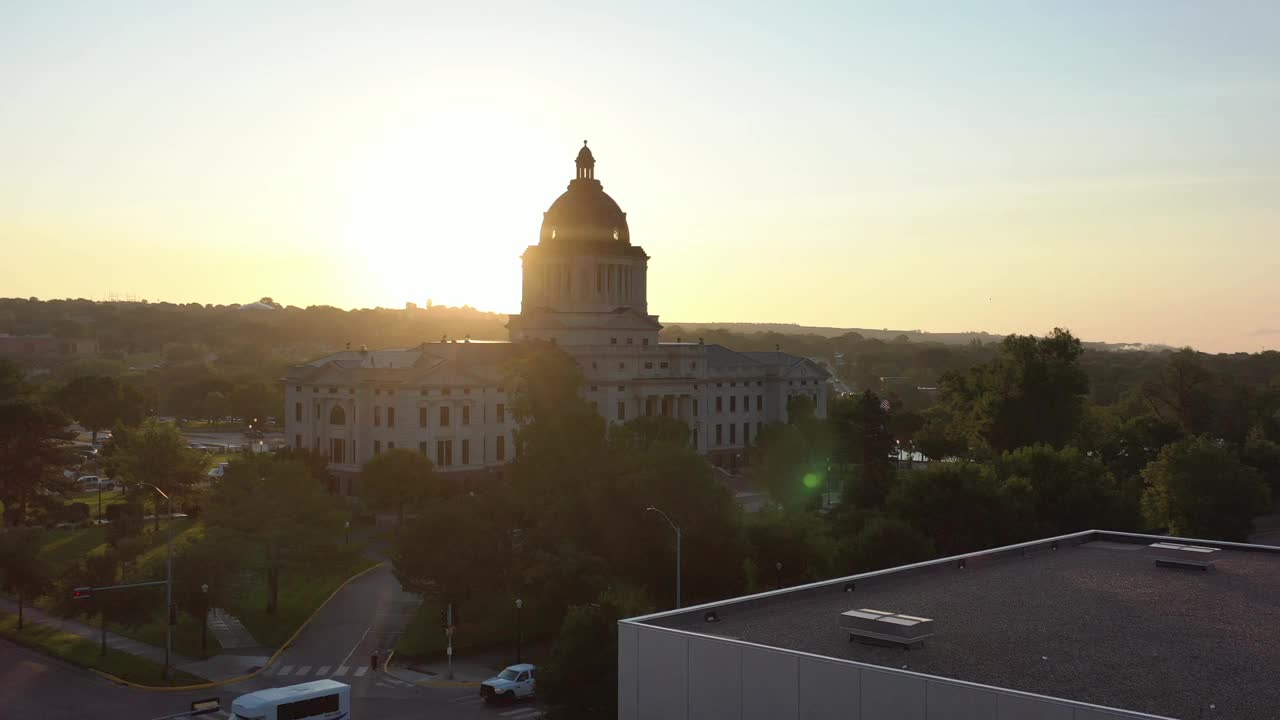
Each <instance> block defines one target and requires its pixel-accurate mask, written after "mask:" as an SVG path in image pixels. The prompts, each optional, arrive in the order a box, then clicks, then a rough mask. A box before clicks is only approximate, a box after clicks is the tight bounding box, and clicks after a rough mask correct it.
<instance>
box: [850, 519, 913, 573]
mask: <svg viewBox="0 0 1280 720" xmlns="http://www.w3.org/2000/svg"><path fill="white" fill-rule="evenodd" d="M932 557H934V551H933V544H932V543H930V542H929V539H928V538H926V537H925V536H923V535H921V534H920V533H918V532H916V531H915V530H913V529H912V528H911V526H910V525H908V524H906V523H904V522H903V521H901V520H898V519H897V518H891V517H884V516H878V517H872V518H871V519H869V520H868V521H867V522H866V524H865V525H864V526H863V528H862V530H860V531H859V532H858V534H857V535H854V536H853V537H851V538H848V539H846V540H844V541H842V542H841V543H840V549H839V554H838V556H837V558H838V567H839V568H840V570H841V571H843V572H847V573H849V574H856V573H861V572H868V571H871V570H880V569H883V568H890V567H898V566H900V565H909V564H911V563H916V562H921V561H923V560H928V559H930V558H932Z"/></svg>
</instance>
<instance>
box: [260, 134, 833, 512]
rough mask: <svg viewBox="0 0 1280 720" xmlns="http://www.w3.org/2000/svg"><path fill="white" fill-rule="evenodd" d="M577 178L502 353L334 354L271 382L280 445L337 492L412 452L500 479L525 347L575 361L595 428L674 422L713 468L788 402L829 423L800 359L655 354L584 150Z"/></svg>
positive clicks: (653, 319)
mask: <svg viewBox="0 0 1280 720" xmlns="http://www.w3.org/2000/svg"><path fill="white" fill-rule="evenodd" d="M576 165H577V173H576V176H575V177H574V179H573V180H571V181H570V182H569V187H568V190H566V191H565V192H564V194H562V195H561V196H560V197H559V198H557V199H556V201H555V202H553V203H552V204H551V207H550V208H549V209H548V210H547V211H546V213H544V214H543V220H542V231H541V234H540V237H539V239H538V244H537V245H531V246H529V247H528V249H526V250H525V252H524V255H523V261H524V278H523V293H522V298H521V304H520V314H519V315H512V316H510V321H509V322H508V324H507V329H508V331H509V341H508V342H471V341H458V340H452V341H441V342H429V343H423V344H422V345H419V346H417V347H412V348H405V349H392V350H369V349H363V348H362V349H359V350H347V351H344V352H339V353H336V354H333V355H329V356H327V357H323V358H320V359H318V360H315V361H312V362H309V363H305V364H302V365H297V366H294V367H293V368H291V369H290V370H289V372H288V373H287V374H286V375H285V377H284V378H283V379H282V382H283V384H284V395H285V418H286V420H285V438H286V441H287V442H288V443H289V444H290V445H292V446H294V447H298V448H312V449H315V450H318V451H320V452H322V453H324V454H326V455H327V456H328V457H329V461H330V469H331V470H332V471H333V472H334V475H335V476H336V477H338V478H340V480H341V482H342V486H343V490H344V491H345V492H347V493H350V492H351V488H352V481H353V480H354V479H355V478H357V477H358V475H359V471H360V468H361V467H362V466H363V465H364V463H365V462H367V461H368V460H369V459H370V458H372V457H373V456H375V455H377V454H378V453H380V452H383V451H385V450H390V449H393V448H403V449H408V450H413V451H416V452H421V453H422V454H424V455H426V456H427V457H428V458H430V459H431V460H432V462H434V463H435V464H436V467H437V469H438V470H439V471H441V472H447V473H462V474H476V475H488V474H492V473H497V472H500V471H501V467H502V465H503V464H505V463H506V462H508V461H509V460H511V458H512V457H513V453H514V448H515V446H514V438H513V432H514V431H515V429H516V422H515V418H514V417H513V416H512V413H511V410H510V405H509V402H510V396H509V394H508V392H507V389H506V387H505V386H504V376H505V372H506V365H507V363H508V361H509V360H510V359H512V358H513V357H514V356H515V353H516V351H517V350H518V349H519V344H520V343H523V342H528V341H551V342H554V343H556V344H557V345H558V346H559V347H560V348H561V349H563V350H564V351H565V352H567V353H568V354H569V355H570V356H572V357H573V358H574V360H575V361H576V362H577V364H578V367H579V368H581V370H582V374H583V376H584V378H585V381H586V385H585V386H584V387H583V395H584V396H585V398H586V399H587V400H588V401H591V402H593V403H594V404H595V407H596V410H597V411H598V412H599V413H600V414H601V415H603V416H604V417H605V419H606V420H607V421H608V422H610V423H621V422H626V421H627V420H630V419H633V418H636V417H640V416H642V415H665V416H669V417H673V418H676V419H679V420H681V421H683V422H685V423H687V424H688V425H689V429H690V433H691V436H692V438H693V441H694V443H695V446H696V447H697V450H698V452H700V453H702V454H704V455H706V456H707V457H708V459H709V460H710V461H711V462H712V463H714V464H716V465H719V466H723V467H728V468H732V467H736V466H737V465H739V464H740V463H741V462H742V460H743V458H744V455H745V452H744V451H745V449H746V448H747V447H748V446H749V445H750V444H751V442H752V439H753V438H754V437H756V436H757V435H758V434H759V433H760V430H761V429H762V428H763V427H764V426H765V425H767V424H769V423H775V422H785V421H786V420H787V405H788V402H789V400H790V398H792V397H794V396H796V395H808V396H810V397H811V398H812V400H813V401H814V404H815V408H816V412H817V414H818V415H819V416H825V415H826V408H827V393H828V384H827V380H828V379H829V377H830V375H829V373H828V372H827V371H826V370H824V369H823V368H822V367H820V366H818V365H817V364H816V363H814V362H813V361H811V360H809V359H807V358H803V357H798V356H795V355H789V354H787V353H784V352H736V351H734V350H730V349H729V348H726V347H724V346H721V345H714V344H703V343H702V342H701V341H698V340H696V339H693V340H692V341H681V342H659V341H658V331H659V330H661V329H662V325H660V324H659V323H658V316H657V315H650V314H649V305H648V301H649V294H648V283H647V277H648V265H649V256H648V255H647V254H646V253H645V251H644V249H643V248H641V247H640V246H638V245H633V244H631V233H630V230H629V229H628V227H627V216H626V213H624V212H623V211H622V209H621V208H619V207H618V204H617V203H616V202H614V200H613V198H611V197H609V195H608V194H606V193H605V192H604V188H603V187H602V186H601V184H600V181H599V180H597V179H596V178H595V158H594V157H593V155H592V153H591V150H590V149H589V148H588V147H587V146H586V143H585V142H584V143H583V147H582V149H581V150H580V151H579V152H578V156H577V160H576Z"/></svg>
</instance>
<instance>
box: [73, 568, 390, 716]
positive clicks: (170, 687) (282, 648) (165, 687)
mask: <svg viewBox="0 0 1280 720" xmlns="http://www.w3.org/2000/svg"><path fill="white" fill-rule="evenodd" d="M386 564H387V561H385V560H383V561H382V562H380V563H378V564H377V565H370V566H369V567H367V568H365V569H363V570H361V571H360V572H358V573H356V574H355V575H352V576H351V577H349V578H347V579H346V580H343V581H342V584H341V585H339V586H338V587H336V588H334V589H333V592H331V593H329V597H327V598H325V599H324V602H322V603H320V604H319V605H317V606H316V609H315V610H314V611H313V612H312V613H311V615H310V617H308V618H307V619H306V620H304V621H303V622H302V624H301V625H299V626H298V629H297V630H294V631H293V634H292V635H290V636H289V639H288V640H285V641H284V643H283V644H281V645H280V647H279V648H277V649H276V651H275V653H273V654H272V655H271V657H270V658H268V659H267V661H266V662H265V663H263V665H262V667H260V668H258V669H257V670H254V671H253V672H251V673H246V674H244V675H240V676H239V677H233V678H229V679H227V680H217V681H214V682H208V683H201V684H199V685H139V684H137V683H132V682H129V681H128V680H125V679H124V678H121V677H116V676H115V675H112V674H111V673H108V672H103V671H101V670H97V669H95V668H88V670H90V671H92V672H95V673H97V674H99V675H101V676H102V677H104V678H106V679H108V680H110V681H111V682H113V683H117V684H119V685H127V686H128V687H131V688H134V689H135V690H156V691H161V692H165V691H175V690H205V689H208V688H214V687H218V686H220V685H230V684H232V683H238V682H241V681H244V680H248V679H250V678H252V677H255V676H257V675H258V674H259V673H261V672H262V671H263V670H266V669H267V668H269V667H271V664H272V663H274V662H275V661H276V659H277V658H279V657H280V653H282V652H284V651H285V650H286V649H288V647H289V646H290V645H292V644H293V641H294V639H295V638H297V637H298V633H300V632H302V631H303V630H304V629H305V628H306V627H307V626H308V625H310V624H311V621H312V620H314V619H315V617H316V615H319V614H320V611H321V610H323V609H324V606H325V605H328V604H329V601H330V600H332V599H333V596H334V595H337V594H338V591H339V590H341V589H342V588H344V587H346V586H347V585H349V584H350V583H351V581H353V580H355V579H356V578H358V577H361V576H362V575H365V574H367V573H370V572H372V571H374V570H377V569H378V568H380V567H382V566H383V565H386Z"/></svg>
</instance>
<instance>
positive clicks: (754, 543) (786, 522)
mask: <svg viewBox="0 0 1280 720" xmlns="http://www.w3.org/2000/svg"><path fill="white" fill-rule="evenodd" d="M743 531H744V533H745V536H746V541H747V550H748V553H749V555H748V560H749V561H750V562H751V567H752V568H753V570H754V573H755V576H756V578H755V579H756V587H757V588H758V589H765V588H772V587H777V586H784V585H796V584H799V583H802V582H812V581H816V580H823V579H826V578H828V577H830V576H831V572H832V568H833V566H834V561H835V552H836V545H835V542H834V541H833V540H832V539H831V538H830V537H829V536H828V535H827V531H826V525H825V523H823V521H822V519H821V518H820V517H818V516H817V515H815V514H814V513H808V512H795V511H787V510H782V509H774V508H766V509H764V510H761V511H760V512H756V513H751V514H749V515H746V516H745V517H744V518H743ZM779 564H781V568H779V567H778V565H779Z"/></svg>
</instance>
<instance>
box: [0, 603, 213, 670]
mask: <svg viewBox="0 0 1280 720" xmlns="http://www.w3.org/2000/svg"><path fill="white" fill-rule="evenodd" d="M0 636H3V637H5V638H7V639H9V640H12V641H14V642H16V643H19V644H21V645H26V646H27V647H31V648H35V649H37V650H40V651H43V652H47V653H49V654H51V655H54V656H57V657H59V658H62V659H63V660H66V661H67V662H70V663H72V664H73V665H79V666H81V667H87V668H94V669H97V670H101V671H103V672H107V673H111V674H112V675H115V676H116V677H120V678H124V679H125V680H128V681H130V682H135V683H139V684H141V685H194V684H198V683H202V682H204V680H202V679H200V678H198V677H195V676H194V675H189V674H187V673H184V672H182V671H181V670H170V672H169V680H168V681H165V680H163V679H162V678H161V677H160V672H161V667H160V666H159V665H157V664H155V663H153V662H151V661H150V660H144V659H142V658H139V657H135V656H133V655H128V654H126V653H122V652H120V651H118V650H113V649H111V648H107V652H106V654H105V655H103V654H101V652H100V646H99V645H98V643H96V642H93V641H92V640H86V639H84V638H82V637H80V636H78V635H72V634H70V633H64V632H60V631H58V630H54V629H52V628H49V627H45V626H43V625H37V624H35V623H32V622H27V623H26V627H24V628H23V629H22V630H19V629H18V616H16V615H11V614H9V613H0Z"/></svg>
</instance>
